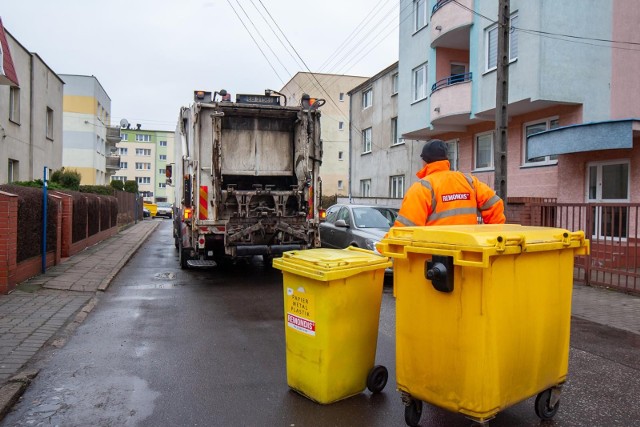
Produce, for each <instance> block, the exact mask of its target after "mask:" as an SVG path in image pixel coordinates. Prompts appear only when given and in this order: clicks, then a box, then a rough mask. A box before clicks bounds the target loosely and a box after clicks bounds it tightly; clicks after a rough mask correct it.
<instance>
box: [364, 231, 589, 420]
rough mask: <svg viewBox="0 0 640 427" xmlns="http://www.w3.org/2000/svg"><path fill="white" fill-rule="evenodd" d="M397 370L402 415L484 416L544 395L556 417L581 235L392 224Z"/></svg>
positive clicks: (541, 400)
mask: <svg viewBox="0 0 640 427" xmlns="http://www.w3.org/2000/svg"><path fill="white" fill-rule="evenodd" d="M377 248H378V250H379V251H380V253H382V254H383V255H387V256H389V257H392V258H393V268H394V293H395V295H396V374H397V378H396V381H397V385H398V389H399V391H400V392H401V393H402V400H403V402H404V403H405V405H406V407H405V421H406V423H407V424H408V425H410V426H415V425H418V423H419V420H420V415H421V412H422V401H425V402H428V403H430V404H433V405H436V406H439V407H441V408H444V409H448V410H450V411H454V412H458V413H461V414H464V415H466V416H467V417H469V418H471V419H474V420H476V421H480V422H484V421H486V420H488V419H491V418H493V417H494V416H495V415H496V414H497V413H498V412H499V411H501V410H503V409H505V408H507V407H509V406H511V405H513V404H515V403H517V402H519V401H522V400H525V399H527V398H529V397H531V396H534V395H536V394H538V397H537V399H536V404H535V411H536V414H538V416H539V417H540V418H542V419H549V418H551V417H553V416H554V415H555V413H556V411H557V409H558V404H559V394H560V387H561V385H562V384H563V383H564V382H565V380H566V377H567V369H568V360H569V326H570V321H571V293H572V287H573V264H574V256H575V255H580V254H586V253H588V251H589V241H588V240H585V238H584V233H583V232H581V231H580V232H573V233H572V232H569V231H567V230H564V229H559V228H547V227H523V226H519V225H508V224H505V225H477V226H475V225H469V226H466V225H460V226H434V227H398V228H392V229H391V230H390V232H389V234H388V235H387V237H386V238H385V239H383V240H382V241H381V242H380V243H379V244H378V247H377Z"/></svg>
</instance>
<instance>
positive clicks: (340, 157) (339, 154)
mask: <svg viewBox="0 0 640 427" xmlns="http://www.w3.org/2000/svg"><path fill="white" fill-rule="evenodd" d="M338 160H344V152H343V151H338Z"/></svg>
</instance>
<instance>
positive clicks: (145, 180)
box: [136, 176, 151, 184]
mask: <svg viewBox="0 0 640 427" xmlns="http://www.w3.org/2000/svg"><path fill="white" fill-rule="evenodd" d="M136 182H137V183H138V184H151V177H149V176H136Z"/></svg>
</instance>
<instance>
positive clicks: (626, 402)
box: [1, 220, 640, 427]
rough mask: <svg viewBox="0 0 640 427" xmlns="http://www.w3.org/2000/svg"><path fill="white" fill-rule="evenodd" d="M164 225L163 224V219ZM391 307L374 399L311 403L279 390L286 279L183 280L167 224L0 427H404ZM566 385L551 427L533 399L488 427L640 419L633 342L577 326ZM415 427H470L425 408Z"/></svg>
mask: <svg viewBox="0 0 640 427" xmlns="http://www.w3.org/2000/svg"><path fill="white" fill-rule="evenodd" d="M158 221H160V220H158ZM394 310H395V306H394V299H393V296H392V294H391V288H390V287H388V286H387V287H385V291H384V295H383V302H382V309H381V320H380V326H379V338H378V350H377V357H376V362H377V363H378V364H382V365H385V366H386V367H387V368H388V369H389V383H388V384H387V387H386V388H385V389H384V390H383V392H382V393H380V394H377V395H372V394H371V393H369V392H368V391H364V392H363V393H361V394H359V395H357V396H354V397H351V398H348V399H345V400H343V401H340V402H337V403H334V404H330V405H320V404H317V403H314V402H312V401H310V400H309V399H307V398H305V397H303V396H301V395H299V394H297V393H296V392H293V391H291V390H290V389H289V387H288V386H287V381H286V349H285V334H284V322H283V294H282V274H281V273H280V271H278V270H274V269H270V268H268V267H265V266H264V265H262V261H261V258H260V257H256V258H254V259H252V260H251V261H250V262H247V263H239V264H237V265H234V266H230V267H229V268H225V269H210V270H187V271H183V270H180V268H179V266H178V260H177V256H176V252H175V250H174V247H173V241H172V238H171V226H170V221H164V222H163V224H161V226H160V227H159V228H158V229H157V231H156V232H155V233H154V234H153V235H152V236H151V237H150V239H149V240H148V241H147V242H145V244H144V245H143V246H142V247H141V249H140V250H139V251H138V252H137V254H136V255H135V256H134V258H132V259H131V260H130V262H129V263H128V264H127V265H126V266H125V268H124V269H123V270H122V271H121V272H120V274H119V275H118V276H117V277H116V278H115V280H114V281H113V282H112V284H111V286H110V287H109V289H108V290H107V291H106V292H105V293H104V294H101V295H100V297H99V302H98V305H97V307H96V308H95V309H94V311H93V312H92V313H91V314H90V316H89V317H88V318H87V319H86V320H85V322H84V323H83V324H82V325H81V326H80V327H79V328H78V329H77V330H76V331H75V334H74V336H73V337H71V338H70V339H69V341H68V342H67V344H66V345H65V346H64V347H63V348H61V349H58V350H53V349H49V350H46V351H43V352H41V353H40V354H39V356H38V358H37V359H36V360H35V361H34V366H35V367H38V368H40V369H41V372H40V374H39V376H38V377H37V378H36V379H35V381H34V382H33V383H32V384H31V386H30V387H29V388H28V390H27V391H26V393H25V394H24V396H23V397H22V398H21V400H20V402H19V403H18V404H17V405H16V406H15V407H14V409H13V411H12V412H11V413H10V414H9V415H8V416H7V417H6V418H5V419H4V421H3V422H2V423H1V425H2V426H57V425H58V426H287V427H294V426H321V427H324V426H404V425H405V422H404V406H403V405H402V402H401V400H400V395H399V393H398V392H397V391H396V390H395V380H394V379H395V369H394V363H395V348H394V346H395V340H394V319H395V312H394ZM571 342H572V344H571V352H570V362H569V363H570V368H569V370H570V372H569V381H568V383H567V384H566V386H565V387H564V389H563V393H562V398H561V405H560V409H559V411H558V414H557V415H556V417H555V418H554V420H553V421H547V422H541V421H540V420H539V419H538V418H537V416H536V415H535V413H534V410H533V405H534V403H533V399H531V398H530V399H527V400H525V401H523V402H521V403H519V404H516V405H514V406H512V407H510V408H507V409H505V410H504V411H502V412H500V413H499V414H498V416H497V417H496V418H495V419H494V420H492V421H491V423H490V425H491V426H537V425H554V426H631V425H637V423H638V420H640V405H638V404H637V396H638V394H639V393H640V375H638V374H639V372H638V368H639V367H640V336H638V335H635V334H632V333H628V332H624V331H620V330H617V329H612V328H608V327H604V326H600V325H596V324H594V323H591V322H587V321H584V320H574V321H573V322H572V336H571ZM420 424H421V425H422V426H453V427H456V426H469V425H472V422H471V421H470V420H468V419H466V418H464V417H463V416H461V415H458V414H453V413H449V412H447V411H445V410H442V409H440V408H436V407H433V406H430V405H425V407H424V409H423V414H422V419H421V423H420Z"/></svg>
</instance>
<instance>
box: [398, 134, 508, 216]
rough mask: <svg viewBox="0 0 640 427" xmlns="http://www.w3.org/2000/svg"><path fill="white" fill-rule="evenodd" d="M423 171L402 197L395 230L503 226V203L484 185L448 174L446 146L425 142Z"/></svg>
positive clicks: (435, 142)
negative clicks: (478, 225)
mask: <svg viewBox="0 0 640 427" xmlns="http://www.w3.org/2000/svg"><path fill="white" fill-rule="evenodd" d="M420 157H421V158H422V161H423V168H422V169H421V170H420V171H418V173H417V174H416V175H417V177H418V178H419V181H418V182H416V183H414V184H413V185H412V186H411V187H410V188H409V190H408V191H407V194H406V195H405V196H404V200H403V201H402V205H401V206H400V212H399V213H398V217H397V219H396V221H395V223H394V227H402V226H407V227H412V226H422V225H453V224H477V223H478V214H480V215H481V216H482V221H483V222H484V223H485V224H504V222H505V216H504V203H503V201H502V199H501V198H500V197H498V196H497V195H496V193H495V191H493V190H492V189H491V188H490V187H489V186H488V185H487V184H485V183H483V182H480V181H478V178H476V177H475V176H472V175H470V174H464V173H462V172H457V171H451V170H450V164H449V159H448V157H447V144H445V143H444V142H443V141H441V140H439V139H434V140H431V141H429V142H427V143H426V144H425V145H424V147H423V148H422V152H421V154H420Z"/></svg>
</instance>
